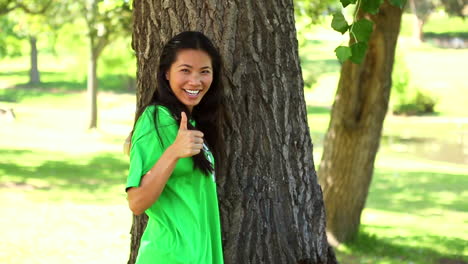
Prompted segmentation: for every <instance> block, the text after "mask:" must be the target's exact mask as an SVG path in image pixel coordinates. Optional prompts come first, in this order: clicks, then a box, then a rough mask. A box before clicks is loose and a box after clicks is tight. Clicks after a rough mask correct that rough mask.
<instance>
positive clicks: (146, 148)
mask: <svg viewBox="0 0 468 264" xmlns="http://www.w3.org/2000/svg"><path fill="white" fill-rule="evenodd" d="M154 109H155V108H154V106H150V107H147V109H145V111H144V112H143V114H142V115H141V116H140V118H139V119H138V121H137V123H136V125H135V129H134V131H133V135H132V145H131V149H130V166H129V172H128V177H127V185H126V188H125V190H128V188H131V187H138V186H140V182H141V178H142V176H143V175H145V174H146V173H147V172H148V171H149V170H150V169H151V168H152V167H153V166H154V164H155V163H156V162H157V161H158V160H159V158H160V157H161V155H162V154H163V152H164V150H165V147H167V146H168V144H171V143H172V140H173V139H170V138H168V134H172V133H168V131H167V129H169V128H172V129H173V124H174V125H175V124H176V123H175V122H174V120H173V119H172V117H171V116H170V114H168V113H167V112H165V111H158V132H159V135H158V134H157V133H156V129H155V124H154ZM158 109H159V108H158ZM169 121H171V123H168V122H169ZM161 140H163V141H164V143H163V142H161Z"/></svg>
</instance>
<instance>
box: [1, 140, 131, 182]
mask: <svg viewBox="0 0 468 264" xmlns="http://www.w3.org/2000/svg"><path fill="white" fill-rule="evenodd" d="M32 152H33V151H29V150H9V149H0V153H4V154H5V155H8V156H21V155H22V154H27V153H32ZM115 156H116V155H115V154H112V153H102V154H97V155H95V156H93V157H92V158H91V159H89V161H88V162H86V163H82V162H81V158H82V157H76V158H75V159H73V158H69V157H67V158H66V159H64V160H47V161H44V162H42V163H41V164H40V165H39V166H28V165H27V160H25V162H24V164H26V165H25V166H21V165H18V162H15V163H8V162H1V161H0V172H1V174H2V175H5V177H2V182H3V183H4V185H5V184H6V183H7V182H8V184H7V185H8V186H14V185H17V186H24V185H28V186H32V187H33V188H34V187H37V188H35V189H54V190H57V189H61V190H70V191H73V190H75V191H76V190H84V191H95V190H98V189H107V188H110V187H113V186H116V185H119V184H123V182H124V181H125V177H126V172H127V169H128V163H126V162H124V161H123V160H121V159H118V158H116V157H115ZM34 182H36V183H38V184H37V185H38V186H34ZM39 183H40V184H39Z"/></svg>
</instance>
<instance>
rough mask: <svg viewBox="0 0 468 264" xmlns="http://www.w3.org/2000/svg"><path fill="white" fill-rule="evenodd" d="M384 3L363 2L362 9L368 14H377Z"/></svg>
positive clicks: (371, 0) (372, 0)
mask: <svg viewBox="0 0 468 264" xmlns="http://www.w3.org/2000/svg"><path fill="white" fill-rule="evenodd" d="M383 1H384V0H362V2H361V8H362V9H363V10H364V11H365V12H367V13H371V14H376V13H377V12H378V11H379V7H380V5H381V4H382V3H383Z"/></svg>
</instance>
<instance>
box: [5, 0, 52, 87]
mask: <svg viewBox="0 0 468 264" xmlns="http://www.w3.org/2000/svg"><path fill="white" fill-rule="evenodd" d="M53 2H54V1H53V0H30V1H18V0H0V15H7V14H8V13H10V12H16V14H14V15H15V16H14V17H15V20H16V22H17V24H19V26H18V27H16V31H19V33H17V34H15V35H23V36H26V37H27V39H28V40H29V45H30V47H31V49H30V62H31V64H30V66H31V67H30V70H29V83H30V84H38V83H40V82H41V81H40V73H39V68H38V59H37V58H38V51H37V36H38V35H39V32H41V31H46V30H48V29H50V27H48V22H47V21H48V20H46V21H44V18H45V17H46V16H48V15H50V13H51V12H53V11H51V6H53ZM55 4H57V3H55ZM54 11H56V10H55V9H54ZM19 17H21V19H19ZM39 21H40V23H38V22H39ZM46 28H47V29H46Z"/></svg>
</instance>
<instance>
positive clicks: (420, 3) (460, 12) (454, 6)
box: [409, 0, 468, 42]
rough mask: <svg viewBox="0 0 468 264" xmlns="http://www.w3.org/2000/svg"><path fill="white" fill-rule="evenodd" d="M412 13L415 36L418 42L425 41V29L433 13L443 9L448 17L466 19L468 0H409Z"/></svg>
mask: <svg viewBox="0 0 468 264" xmlns="http://www.w3.org/2000/svg"><path fill="white" fill-rule="evenodd" d="M409 7H410V9H411V13H413V14H414V16H415V18H414V24H413V25H414V26H413V35H414V39H415V40H416V41H417V42H421V41H423V40H424V34H423V28H424V25H425V24H426V22H427V21H428V19H429V17H430V15H431V13H433V12H434V11H435V10H436V9H443V10H444V11H445V12H446V13H447V14H448V15H451V16H459V17H461V18H465V17H466V15H467V12H468V0H409Z"/></svg>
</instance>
